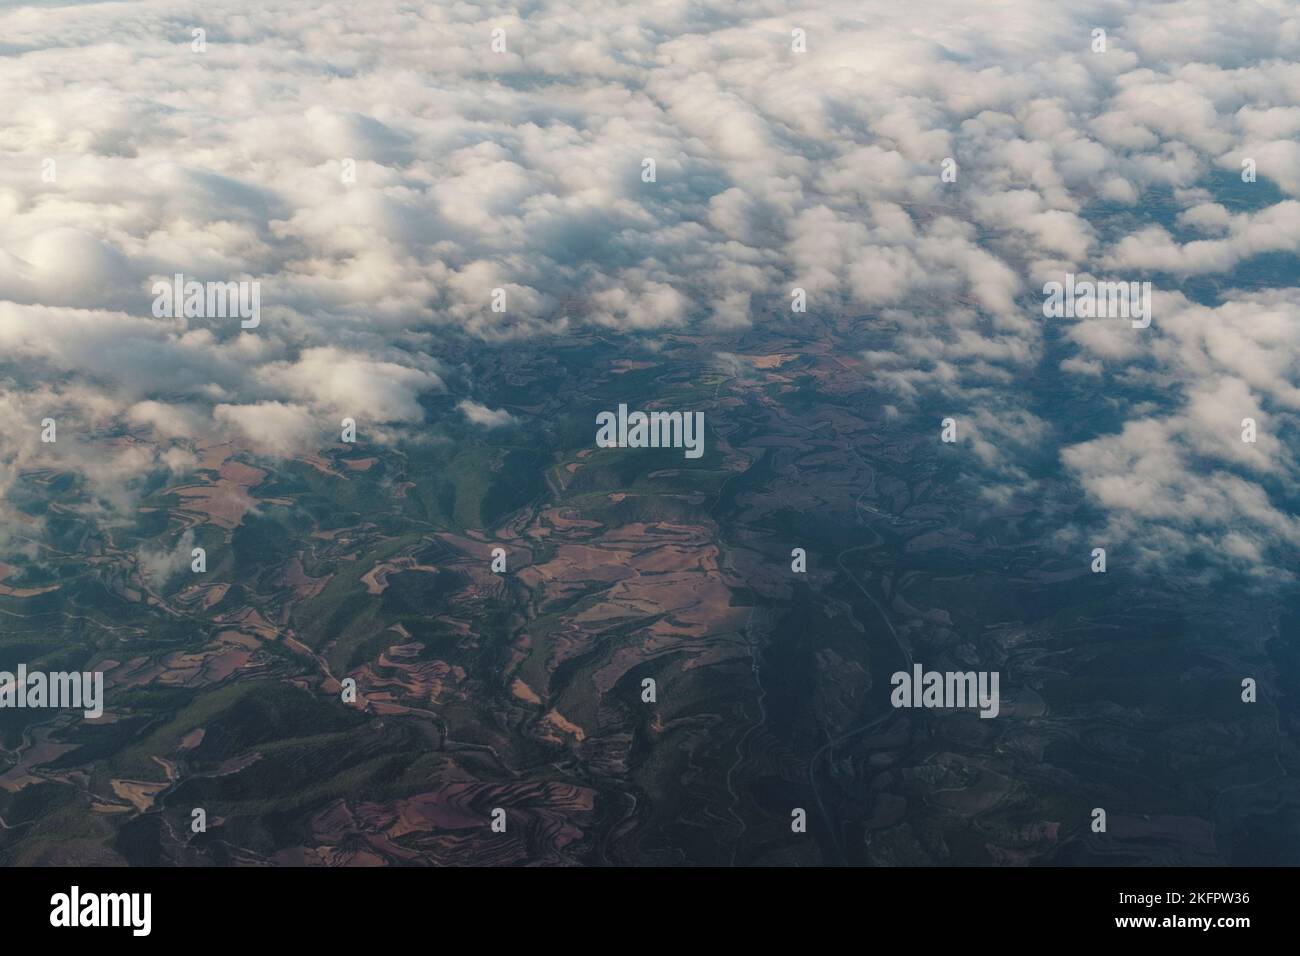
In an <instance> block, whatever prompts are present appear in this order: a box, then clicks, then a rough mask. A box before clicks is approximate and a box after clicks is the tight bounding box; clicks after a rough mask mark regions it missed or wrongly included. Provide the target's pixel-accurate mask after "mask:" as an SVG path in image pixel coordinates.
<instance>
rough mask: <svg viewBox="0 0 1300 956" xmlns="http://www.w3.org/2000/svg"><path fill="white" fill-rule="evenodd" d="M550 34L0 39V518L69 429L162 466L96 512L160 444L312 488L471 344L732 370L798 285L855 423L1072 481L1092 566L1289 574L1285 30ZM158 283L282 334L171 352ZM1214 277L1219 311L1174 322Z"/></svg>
mask: <svg viewBox="0 0 1300 956" xmlns="http://www.w3.org/2000/svg"><path fill="white" fill-rule="evenodd" d="M526 10H527V12H526V13H524V12H521V8H518V7H516V6H514V5H509V4H491V3H489V4H478V5H443V4H409V3H397V2H386V0H374V2H371V3H367V4H365V5H357V4H350V3H349V4H344V3H324V4H307V3H302V2H287V0H259V2H257V3H253V2H245V0H237V2H234V3H229V4H223V5H221V6H220V7H219V8H215V7H213V6H212V5H210V4H200V3H197V2H179V0H152V2H141V3H135V4H130V5H123V4H85V5H75V4H74V5H65V6H44V5H42V6H40V7H18V8H6V9H5V10H4V11H3V12H0V36H3V37H4V38H5V40H4V43H3V45H0V80H2V82H0V108H3V109H4V111H5V115H6V116H7V118H8V120H7V123H6V125H5V126H4V128H3V129H0V151H2V152H3V153H4V154H5V156H6V160H5V162H4V163H3V164H2V165H0V212H3V215H0V348H3V354H4V355H5V356H6V357H7V364H6V365H5V366H3V368H0V404H3V406H4V408H5V410H6V412H9V413H12V415H13V419H12V420H14V421H18V422H21V423H26V424H28V425H30V427H29V428H27V429H26V431H23V429H21V428H20V429H18V432H19V433H20V434H19V435H18V437H14V436H10V437H8V438H6V439H5V444H4V445H3V446H0V469H3V478H2V479H0V491H3V490H7V489H9V488H10V487H11V486H12V482H13V480H14V476H15V475H16V474H17V473H18V472H19V471H20V470H22V469H23V468H25V467H29V466H30V463H31V458H32V455H33V453H34V452H33V449H34V447H35V446H34V445H33V442H34V440H35V439H34V436H35V433H36V428H37V423H38V422H39V421H40V419H41V418H43V417H44V416H45V415H47V414H56V413H57V415H58V416H62V417H61V420H64V419H66V420H67V421H69V422H70V423H71V422H76V423H82V424H84V425H85V426H87V428H89V429H94V428H102V427H106V426H108V425H109V424H111V423H127V424H129V425H131V426H133V427H135V428H141V429H148V430H152V432H153V433H154V434H155V435H156V436H157V437H159V438H161V439H163V441H160V442H158V443H155V444H152V445H144V444H140V445H129V446H125V447H123V448H118V449H116V450H114V451H113V452H112V453H111V454H108V455H107V457H105V456H104V453H103V452H102V451H101V452H96V454H95V455H94V456H91V455H89V454H87V455H81V456H79V455H78V453H77V448H76V446H75V445H67V446H65V448H64V449H61V450H60V454H61V455H62V456H63V460H64V462H65V464H66V465H67V467H72V468H77V469H79V470H81V471H82V472H83V473H85V474H86V476H87V478H88V480H91V481H98V482H100V483H101V484H102V485H103V487H102V488H101V489H100V491H101V498H102V499H103V500H104V501H106V502H111V501H112V500H114V496H118V497H120V496H121V495H122V494H123V491H122V481H121V477H122V475H125V474H128V473H129V470H130V469H131V468H137V469H139V471H140V473H147V472H148V471H150V470H151V469H154V470H162V469H170V470H178V469H183V468H184V467H185V466H186V459H185V456H184V454H183V453H181V452H179V451H178V450H177V449H175V448H171V447H169V445H168V443H167V441H166V439H170V438H173V437H175V438H183V437H188V436H194V435H203V434H210V435H212V436H214V437H215V436H223V435H226V436H237V437H239V438H240V439H241V440H243V441H245V442H247V443H250V444H251V445H253V446H254V447H256V448H257V449H258V450H260V451H262V452H264V453H267V454H292V453H295V452H297V451H301V450H304V449H308V448H311V447H313V445H317V444H320V443H322V442H324V441H325V440H327V436H329V435H332V434H336V433H337V427H338V421H339V419H340V418H341V417H343V416H350V417H353V418H356V419H357V420H358V421H365V422H368V423H371V424H373V425H374V426H376V428H377V429H378V431H376V432H375V434H386V432H385V431H384V429H395V430H399V431H400V429H402V428H404V427H410V426H413V425H415V424H417V423H419V422H420V421H421V419H422V414H423V413H422V411H421V406H420V404H419V402H418V398H419V396H420V395H421V394H422V393H425V392H428V391H431V390H443V389H445V388H446V385H445V381H444V370H443V369H442V367H441V365H440V363H439V362H438V361H437V359H435V358H433V357H432V356H431V355H430V351H431V349H430V348H429V346H430V344H431V343H432V342H434V341H436V337H437V336H438V335H439V334H440V332H441V331H442V330H445V329H447V328H449V327H450V328H455V329H457V330H461V331H463V332H466V333H468V334H470V335H472V336H477V337H480V338H482V339H485V340H491V341H495V340H501V339H508V338H512V337H514V338H518V337H533V336H547V335H554V334H564V332H565V331H566V330H569V329H574V328H580V327H584V326H590V327H597V328H612V329H617V330H620V331H625V332H631V333H635V334H641V335H649V336H653V335H659V334H663V333H666V332H671V331H673V330H678V329H687V328H689V329H706V330H715V331H717V332H718V333H719V335H725V334H726V333H727V332H728V331H729V330H733V329H737V328H744V327H747V326H750V325H752V324H755V323H761V322H767V321H782V322H788V321H798V320H799V316H792V315H791V314H790V311H789V307H790V301H791V299H790V295H791V290H792V289H794V288H796V287H798V288H802V289H804V290H806V293H807V296H808V308H809V310H810V312H814V313H816V312H823V313H836V314H843V315H864V316H868V317H869V318H870V320H871V322H873V323H877V325H878V327H879V328H880V329H882V330H890V331H889V332H888V334H882V335H881V336H880V337H879V344H878V345H873V346H872V347H871V349H870V350H869V352H868V354H869V357H870V358H871V359H872V367H873V370H874V377H873V380H872V382H870V383H869V384H870V385H872V386H873V387H875V388H877V389H879V390H881V391H882V392H885V393H888V395H889V396H890V400H891V401H897V402H901V403H903V404H910V405H912V406H914V407H915V408H917V409H925V410H929V409H931V408H940V407H942V409H943V411H944V413H947V412H948V411H949V410H951V411H952V412H953V413H954V414H956V415H958V417H960V418H961V419H962V420H963V422H964V423H966V424H967V425H968V426H969V428H968V429H967V430H966V432H965V434H967V435H969V440H970V443H971V446H970V447H971V448H972V449H973V451H974V452H975V456H976V459H977V461H978V462H979V464H980V467H982V468H985V469H987V471H988V474H989V476H990V477H989V481H990V488H991V489H992V490H996V491H997V492H998V493H1000V494H1007V493H1014V492H1015V491H1017V490H1020V491H1024V490H1026V489H1028V487H1029V483H1028V479H1026V477H1025V470H1024V468H1023V463H1022V461H1021V458H1022V457H1023V455H1025V454H1026V453H1028V452H1029V451H1033V452H1035V453H1041V449H1042V447H1043V446H1044V445H1047V446H1049V447H1050V446H1051V445H1052V443H1053V442H1055V441H1062V446H1061V447H1059V448H1058V449H1056V457H1057V459H1058V461H1059V463H1060V465H1061V467H1062V469H1063V470H1064V472H1065V474H1067V475H1068V476H1069V477H1070V480H1072V481H1073V482H1075V483H1077V486H1078V487H1079V488H1081V489H1082V491H1083V493H1084V494H1086V495H1087V496H1088V498H1089V499H1090V500H1091V501H1092V502H1094V503H1095V504H1098V505H1100V506H1101V507H1102V508H1104V509H1105V512H1106V514H1107V515H1108V521H1109V523H1110V525H1109V528H1108V530H1107V532H1106V533H1107V534H1108V535H1123V536H1125V539H1126V540H1145V541H1146V542H1147V545H1146V546H1145V547H1146V548H1147V550H1148V551H1149V552H1150V553H1151V554H1152V555H1155V554H1157V553H1160V554H1165V555H1168V554H1175V555H1176V554H1180V553H1185V552H1188V551H1189V550H1194V549H1204V548H1206V547H1209V548H1212V549H1217V551H1216V553H1218V554H1220V555H1221V556H1222V558H1223V560H1224V561H1225V562H1227V563H1228V564H1231V565H1233V566H1242V565H1244V566H1247V567H1249V568H1251V569H1253V570H1254V571H1255V572H1256V573H1270V572H1277V571H1279V566H1280V565H1283V564H1285V561H1284V560H1283V556H1284V555H1285V554H1286V553H1287V552H1288V551H1289V550H1290V549H1293V548H1294V547H1295V545H1296V543H1297V541H1296V537H1297V531H1296V525H1295V519H1294V518H1293V517H1291V515H1290V514H1289V512H1288V508H1287V503H1286V501H1285V500H1283V499H1284V497H1285V496H1284V495H1283V494H1282V493H1281V492H1280V489H1285V488H1287V487H1288V486H1290V487H1294V486H1295V479H1296V478H1297V475H1296V461H1295V457H1294V455H1292V454H1291V453H1290V452H1289V451H1288V445H1289V443H1288V439H1287V437H1286V436H1287V435H1294V433H1295V432H1294V429H1295V425H1296V410H1297V397H1298V395H1300V368H1298V367H1297V343H1298V342H1300V334H1298V333H1300V325H1298V324H1300V302H1298V301H1297V296H1296V293H1295V290H1294V289H1292V288H1290V287H1289V280H1287V282H1286V283H1285V284H1284V282H1283V281H1282V280H1278V279H1277V278H1276V276H1274V277H1272V278H1270V277H1269V276H1268V275H1266V274H1263V275H1254V276H1246V275H1243V270H1249V268H1250V266H1251V264H1252V263H1253V262H1257V261H1259V260H1260V257H1262V256H1265V257H1266V256H1283V257H1286V256H1291V257H1294V256H1295V255H1296V253H1297V252H1298V251H1300V202H1298V201H1297V200H1300V162H1298V160H1300V147H1297V133H1300V62H1298V61H1300V13H1298V12H1297V9H1296V7H1295V6H1294V5H1293V4H1288V3H1281V2H1275V3H1256V4H1251V5H1249V7H1247V8H1243V9H1238V8H1236V7H1234V8H1233V9H1232V10H1230V11H1229V10H1226V9H1224V8H1223V5H1222V4H1220V3H1217V2H1214V0H1184V2H1173V3H1153V2H1139V3H1123V4H1121V3H1114V2H1083V3H1077V4H1069V5H1066V6H1062V5H1059V4H1055V3H1049V2H1032V0H1016V2H1011V3H1005V4H997V5H984V6H980V5H974V6H973V5H971V4H969V3H965V2H957V0H937V2H922V3H911V4H895V3H868V4H863V3H861V2H848V0H832V2H824V3H811V4H808V5H806V6H803V7H801V8H799V9H798V10H797V11H793V12H792V11H790V9H789V6H788V4H781V3H776V2H755V3H746V4H734V3H730V2H702V3H691V4H687V3H682V2H649V3H640V4H634V5H625V4H607V3H595V2H567V3H565V2H540V3H536V4H532V5H529V6H528V7H527V8H526ZM1098 28H1102V29H1104V30H1105V31H1106V48H1105V51H1104V52H1098V51H1097V50H1095V49H1094V43H1095V39H1094V31H1095V30H1096V29H1098ZM196 29H202V30H204V31H206V34H205V37H204V39H205V42H206V48H205V49H203V50H202V51H199V50H196V48H195V43H196V40H195V34H194V31H195V30H196ZM494 30H499V31H502V32H501V33H500V34H498V36H499V37H500V38H501V39H502V40H503V41H504V51H503V52H497V51H494V49H493V31H494ZM795 30H800V31H803V35H804V37H805V38H806V52H797V51H796V50H795V49H793V48H792V47H793V43H792V31H795ZM946 159H952V160H954V162H955V168H956V179H955V181H953V182H944V181H943V180H942V178H941V175H940V173H941V170H942V169H943V166H944V161H945V160H946ZM646 160H653V166H654V177H653V181H651V182H647V181H646V174H647V164H646ZM1247 160H1249V161H1251V162H1253V164H1254V165H1255V166H1256V168H1257V171H1258V181H1257V182H1256V183H1253V184H1245V183H1241V182H1240V172H1241V170H1242V164H1243V162H1244V161H1247ZM1225 183H1235V187H1234V188H1233V189H1231V190H1226V191H1225V188H1224V187H1223V184H1225ZM1250 190H1254V191H1253V192H1251V191H1250ZM1284 261H1290V262H1292V263H1294V261H1295V259H1294V258H1292V259H1290V260H1284ZM1274 271H1275V272H1276V270H1274ZM1064 272H1077V273H1080V274H1091V275H1096V276H1099V277H1100V276H1115V277H1118V278H1122V279H1125V280H1129V279H1132V280H1136V279H1152V280H1153V281H1154V282H1155V283H1156V286H1157V296H1156V304H1157V314H1156V318H1155V321H1154V323H1153V326H1152V328H1150V329H1147V330H1140V331H1139V330H1133V329H1131V328H1130V327H1129V326H1128V324H1127V323H1125V322H1119V321H1115V320H1079V321H1078V322H1076V323H1074V324H1073V325H1071V326H1069V327H1063V330H1062V334H1061V335H1059V336H1057V335H1052V334H1049V330H1048V329H1046V328H1045V320H1044V319H1043V318H1042V314H1041V311H1040V310H1039V305H1040V304H1041V294H1040V290H1041V286H1042V284H1043V282H1045V281H1048V280H1050V279H1053V278H1059V276H1060V274H1062V273H1064ZM176 273H183V274H185V275H186V276H187V277H192V278H195V279H198V280H200V281H223V282H224V281H241V280H242V281H257V282H259V283H260V284H261V297H262V322H261V325H260V326H259V327H258V328H257V329H256V330H252V331H248V332H241V330H240V329H239V325H238V321H237V320H230V319H199V318H189V319H185V318H179V319H171V318H166V319H158V318H155V317H154V316H153V315H152V313H151V309H150V303H151V299H152V295H151V292H150V288H151V286H152V284H153V282H154V281H155V280H158V279H164V280H165V279H168V278H169V277H171V276H172V275H174V274H176ZM1291 274H1292V276H1293V275H1294V273H1293V272H1292V273H1291ZM1201 277H1216V281H1218V282H1220V283H1222V285H1220V286H1219V287H1218V294H1217V296H1216V299H1215V301H1212V302H1205V301H1198V300H1197V299H1196V298H1194V297H1193V296H1192V295H1191V293H1190V292H1189V291H1188V290H1186V289H1183V288H1182V283H1184V282H1186V281H1187V280H1189V279H1192V278H1201ZM494 290H503V292H504V297H503V299H504V309H503V310H501V311H495V310H494V309H493V304H494ZM496 301H499V300H496ZM1044 369H1047V370H1050V372H1051V373H1052V374H1054V375H1057V376H1060V377H1061V378H1062V379H1063V380H1066V381H1082V382H1096V383H1098V387H1100V388H1102V389H1104V390H1105V391H1106V393H1107V394H1108V395H1109V396H1110V400H1111V405H1112V408H1111V411H1112V412H1113V413H1115V414H1117V415H1118V418H1119V421H1118V424H1117V425H1114V426H1113V427H1110V426H1108V428H1107V430H1106V431H1105V432H1104V433H1102V432H1099V433H1098V434H1096V435H1094V436H1092V437H1090V438H1088V439H1087V440H1083V441H1074V442H1073V443H1070V444H1066V443H1064V441H1063V440H1061V439H1060V438H1059V435H1058V433H1057V429H1056V428H1055V427H1054V424H1053V423H1052V422H1051V421H1048V420H1046V419H1045V417H1044V415H1043V414H1041V413H1042V409H1041V407H1040V408H1038V409H1037V410H1035V409H1034V408H1033V407H1032V405H1031V403H1030V402H1029V401H1028V400H1027V398H1026V389H1025V386H1024V384H1023V383H1024V381H1025V378H1026V377H1027V376H1029V375H1031V374H1033V373H1036V372H1039V373H1041V372H1042V370H1044ZM38 383H45V384H38ZM1153 389H1154V390H1156V391H1158V392H1159V397H1158V398H1156V399H1153V398H1152V397H1151V392H1152V390H1153ZM1139 394H1140V396H1141V397H1140V398H1139V397H1138V395H1139ZM1130 396H1131V397H1130ZM459 408H460V410H461V412H462V413H463V414H464V415H465V416H466V417H467V418H468V419H469V420H470V421H472V422H475V423H477V424H480V425H484V426H489V427H490V426H494V425H498V424H505V423H508V422H509V421H510V420H511V419H510V417H509V413H508V412H507V411H505V410H494V409H491V408H490V407H487V406H482V405H479V404H477V403H475V402H473V401H471V400H469V399H465V400H463V401H462V402H461V404H460V406H459ZM1245 417H1254V418H1255V419H1256V420H1257V421H1258V422H1259V426H1260V438H1259V441H1258V442H1257V443H1256V444H1255V445H1253V446H1252V445H1244V443H1242V442H1241V441H1240V436H1239V433H1240V421H1241V419H1243V418H1245ZM936 425H937V416H936ZM69 433H70V431H69ZM92 458H94V459H96V461H97V464H96V461H92V460H91V459H92ZM114 462H117V463H118V466H117V467H116V468H114V467H113V463H114ZM96 475H98V476H99V477H98V478H96V477H95V476H96ZM127 485H129V482H127ZM96 487H98V485H97V486H96ZM114 489H116V491H114Z"/></svg>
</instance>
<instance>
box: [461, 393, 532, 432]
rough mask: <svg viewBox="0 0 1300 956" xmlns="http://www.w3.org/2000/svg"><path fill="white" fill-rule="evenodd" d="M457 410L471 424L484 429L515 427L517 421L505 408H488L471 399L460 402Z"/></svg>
mask: <svg viewBox="0 0 1300 956" xmlns="http://www.w3.org/2000/svg"><path fill="white" fill-rule="evenodd" d="M456 408H457V409H458V410H459V411H460V413H461V414H462V415H464V416H465V418H466V419H467V420H469V421H470V422H471V423H473V424H475V425H480V426H482V427H483V428H500V427H501V426H502V425H513V424H515V422H516V421H517V419H516V418H515V416H513V415H511V414H510V413H509V412H508V411H506V410H505V409H504V408H488V407H487V406H486V405H480V404H479V403H478V402H474V401H470V400H469V399H463V400H462V401H460V402H458V403H457V404H456Z"/></svg>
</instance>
